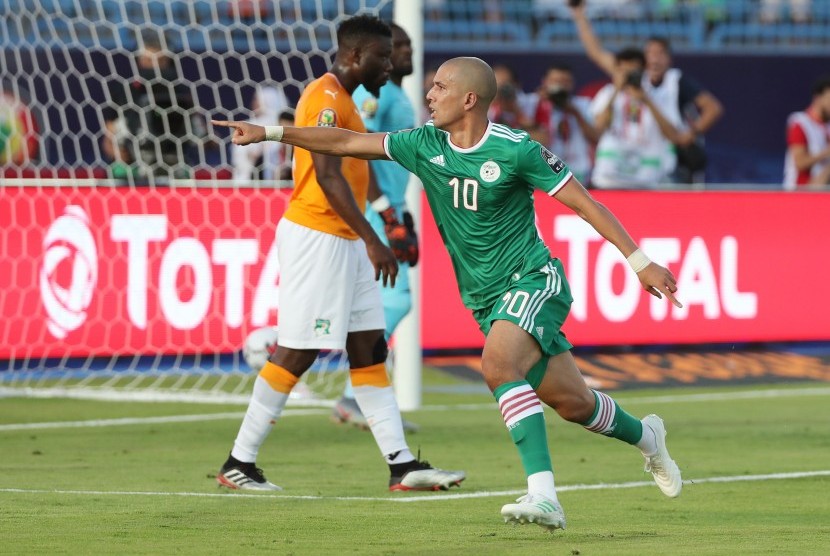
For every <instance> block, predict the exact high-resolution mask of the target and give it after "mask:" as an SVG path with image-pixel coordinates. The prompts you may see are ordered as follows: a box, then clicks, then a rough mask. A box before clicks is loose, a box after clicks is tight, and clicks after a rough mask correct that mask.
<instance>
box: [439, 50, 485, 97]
mask: <svg viewBox="0 0 830 556" xmlns="http://www.w3.org/2000/svg"><path fill="white" fill-rule="evenodd" d="M444 66H445V67H446V68H447V69H448V70H450V71H451V72H452V77H453V81H455V83H456V84H457V85H458V86H459V87H461V89H463V90H464V91H470V92H473V93H475V94H476V96H477V97H478V98H479V99H480V100H481V101H482V104H483V105H484V106H485V109H486V108H487V107H489V106H490V103H491V102H493V99H494V98H496V77H495V75H493V68H491V67H490V66H489V64H487V62H485V61H484V60H482V59H481V58H474V57H472V56H463V57H459V58H452V59H451V60H447V61H446V62H444Z"/></svg>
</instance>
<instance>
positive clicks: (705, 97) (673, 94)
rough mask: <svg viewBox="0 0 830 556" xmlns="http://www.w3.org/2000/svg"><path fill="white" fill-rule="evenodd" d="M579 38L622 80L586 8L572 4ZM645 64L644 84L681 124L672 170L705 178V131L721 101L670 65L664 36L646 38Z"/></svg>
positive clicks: (689, 178)
mask: <svg viewBox="0 0 830 556" xmlns="http://www.w3.org/2000/svg"><path fill="white" fill-rule="evenodd" d="M571 13H572V15H573V18H574V22H575V23H576V26H577V31H578V32H579V39H580V41H581V42H582V45H583V46H584V47H585V51H586V53H587V54H588V58H590V59H591V60H592V61H593V62H594V63H595V64H597V66H599V67H600V69H602V70H603V71H604V72H605V73H606V74H608V75H609V76H611V77H612V79H614V80H615V81H618V80H619V76H618V75H616V73H617V71H618V70H617V63H616V60H615V57H614V55H613V54H612V53H611V52H609V51H607V50H605V49H604V48H603V46H602V43H601V42H600V40H599V38H598V37H597V36H596V34H594V31H593V29H592V28H591V24H590V22H589V21H588V18H587V17H586V15H585V8H584V7H583V6H577V7H574V8H571ZM643 53H644V55H645V60H646V65H645V74H644V77H643V79H642V88H643V90H644V91H645V93H646V95H647V96H648V97H649V98H650V99H651V100H652V101H653V102H654V103H655V105H656V106H657V107H658V108H659V110H660V111H661V112H662V113H663V115H665V117H666V118H667V119H668V120H669V121H670V122H671V123H672V124H673V125H676V126H677V128H678V131H679V133H678V134H677V136H676V137H675V139H674V144H675V146H676V148H677V161H676V163H675V164H674V167H673V168H672V169H671V171H670V175H671V177H672V180H673V181H675V182H677V183H693V182H700V181H703V171H704V169H705V166H706V154H705V151H704V149H703V135H704V134H705V133H706V132H707V131H709V129H710V128H711V127H712V126H713V125H714V124H715V122H717V121H718V120H719V119H720V117H721V115H722V114H723V107H722V106H721V103H720V102H719V101H718V99H717V98H715V96H714V95H712V94H711V93H710V92H708V91H707V90H705V89H704V88H703V87H702V86H701V85H700V84H698V83H697V82H696V81H694V80H693V79H691V78H690V77H688V76H686V75H683V73H682V72H681V71H680V70H679V69H677V68H673V67H671V63H672V59H671V48H670V46H669V42H668V41H667V40H666V39H664V38H661V37H652V38H650V39H649V40H648V41H646V44H645V48H644V49H643Z"/></svg>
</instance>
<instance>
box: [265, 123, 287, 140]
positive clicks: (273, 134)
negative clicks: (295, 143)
mask: <svg viewBox="0 0 830 556" xmlns="http://www.w3.org/2000/svg"><path fill="white" fill-rule="evenodd" d="M284 131H285V128H284V127H283V126H281V125H267V126H265V140H266V141H280V140H282V134H283V133H284Z"/></svg>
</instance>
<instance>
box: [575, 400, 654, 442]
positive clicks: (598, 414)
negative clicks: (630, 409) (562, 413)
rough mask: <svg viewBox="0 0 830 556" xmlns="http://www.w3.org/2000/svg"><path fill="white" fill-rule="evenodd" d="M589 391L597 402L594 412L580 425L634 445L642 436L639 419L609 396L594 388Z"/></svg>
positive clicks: (641, 426)
mask: <svg viewBox="0 0 830 556" xmlns="http://www.w3.org/2000/svg"><path fill="white" fill-rule="evenodd" d="M591 391H592V392H593V393H594V398H595V399H596V402H597V403H596V407H595V408H594V414H593V415H591V418H590V419H588V420H587V421H585V422H584V423H582V426H583V427H585V428H586V429H588V430H589V431H591V432H596V433H599V434H604V435H605V436H611V437H613V438H619V439H620V440H622V441H623V442H627V443H629V444H632V445H636V444H637V443H638V442H639V441H640V439H641V438H642V437H643V424H642V423H641V422H640V420H639V419H637V418H636V417H634V416H632V415H631V414H629V413H626V411H625V410H624V409H622V408H621V407H620V406H619V405H617V402H615V401H614V400H613V399H612V398H611V397H610V396H608V395H606V394H603V393H602V392H597V391H596V390H591Z"/></svg>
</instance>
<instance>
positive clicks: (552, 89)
mask: <svg viewBox="0 0 830 556" xmlns="http://www.w3.org/2000/svg"><path fill="white" fill-rule="evenodd" d="M537 98H538V102H537V104H536V110H535V111H534V117H533V121H534V125H535V129H536V132H535V135H536V136H537V137H538V138H537V139H536V140H537V141H539V142H540V143H542V144H543V145H545V146H546V147H547V148H548V149H549V150H550V151H551V152H553V153H555V154H556V155H557V156H559V157H561V158H562V159H563V160H567V161H568V166H569V167H570V169H571V171H572V172H573V173H574V175H575V176H576V177H577V179H578V180H579V181H580V182H582V183H585V184H587V183H588V182H589V178H590V175H591V168H592V167H593V157H594V152H593V151H594V146H595V145H596V143H597V141H598V140H599V131H598V130H597V129H596V127H594V124H593V116H592V115H591V111H590V107H591V99H589V98H587V97H580V96H574V76H573V70H572V69H571V67H570V66H568V65H567V64H552V65H550V66H549V67H548V69H547V71H546V72H545V76H544V77H543V78H542V85H541V87H540V88H539V91H538V92H537Z"/></svg>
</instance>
